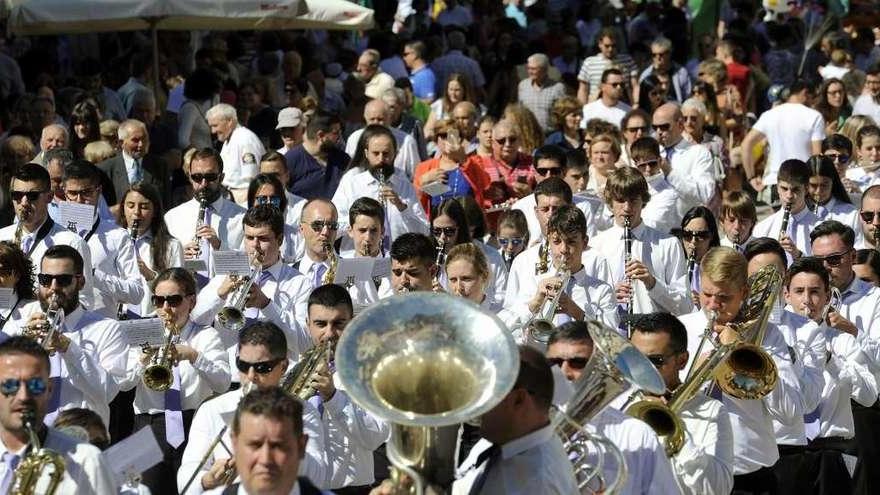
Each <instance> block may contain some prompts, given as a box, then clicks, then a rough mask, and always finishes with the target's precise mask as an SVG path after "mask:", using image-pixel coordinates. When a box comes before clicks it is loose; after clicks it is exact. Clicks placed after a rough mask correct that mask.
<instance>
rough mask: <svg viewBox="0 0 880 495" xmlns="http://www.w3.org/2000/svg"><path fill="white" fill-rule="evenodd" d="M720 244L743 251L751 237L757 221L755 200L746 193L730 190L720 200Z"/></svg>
mask: <svg viewBox="0 0 880 495" xmlns="http://www.w3.org/2000/svg"><path fill="white" fill-rule="evenodd" d="M719 219H720V220H721V230H722V233H723V234H724V235H723V236H722V237H721V245H722V246H727V247H731V248H733V249H736V250H737V251H738V252H740V253H741V252H743V250H744V249H745V247H746V244H748V242H749V241H750V240H751V239H752V230H753V229H754V227H755V224H756V223H758V212H757V210H756V209H755V202H754V201H752V197H751V196H749V195H748V193H746V192H743V191H732V192H730V193H728V194H725V195H724V199H722V200H721V216H720V217H719Z"/></svg>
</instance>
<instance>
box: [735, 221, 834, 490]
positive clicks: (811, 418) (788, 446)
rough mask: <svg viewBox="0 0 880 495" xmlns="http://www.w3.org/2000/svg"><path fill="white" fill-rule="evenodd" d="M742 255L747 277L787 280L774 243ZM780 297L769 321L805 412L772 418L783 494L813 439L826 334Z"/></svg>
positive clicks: (763, 240) (763, 241)
mask: <svg viewBox="0 0 880 495" xmlns="http://www.w3.org/2000/svg"><path fill="white" fill-rule="evenodd" d="M743 254H744V256H745V257H746V261H747V263H748V274H749V276H750V277H751V276H754V275H755V274H756V273H757V272H758V271H759V270H760V269H762V268H764V267H765V266H767V265H772V266H774V267H776V270H777V271H778V272H779V273H780V275H781V276H782V277H783V278H785V277H786V272H787V268H786V259H787V256H786V252H785V250H784V249H783V248H782V245H781V244H780V243H779V242H778V241H776V240H775V239H770V238H768V237H759V238H757V239H754V240H753V241H751V242H749V243H748V244H747V245H746V250H745V253H743ZM799 259H802V258H799ZM783 294H784V291H783ZM783 294H780V295H779V297H777V299H776V300H775V301H774V304H773V308H772V310H771V312H770V314H769V317H768V321H769V322H770V323H771V324H773V325H775V326H776V327H777V328H778V329H779V331H780V333H782V337H783V338H784V339H785V343H786V345H787V346H788V353H789V360H790V361H791V367H792V369H793V370H794V372H795V374H796V375H797V377H798V382H799V383H800V392H801V400H802V406H803V410H804V416H803V417H799V418H792V420H791V421H782V420H780V419H779V418H773V431H774V432H775V434H776V444H777V446H778V448H779V460H777V461H776V464H775V465H774V466H773V473H774V475H775V476H776V483H777V487H778V489H779V491H782V492H785V491H787V490H788V489H789V488H790V487H791V486H792V485H793V484H795V483H796V482H797V481H799V474H798V472H797V469H798V466H799V465H800V463H801V458H802V456H803V452H804V446H805V445H806V444H807V443H808V442H809V441H810V440H811V439H812V437H813V436H815V433H814V431H813V428H812V425H814V424H815V419H816V418H815V414H816V413H815V411H816V410H817V408H818V407H819V401H820V400H821V399H822V389H823V388H824V387H825V378H824V373H823V368H824V367H825V358H826V346H827V344H828V343H827V341H826V340H825V332H824V331H823V330H822V329H821V328H820V327H819V326H818V325H817V324H816V322H814V321H811V320H810V319H809V318H807V317H805V316H802V315H800V314H798V313H795V312H792V311H788V310H786V309H785V308H784V306H785V301H783V297H782V296H783ZM791 493H794V492H791Z"/></svg>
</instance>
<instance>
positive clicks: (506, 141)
mask: <svg viewBox="0 0 880 495" xmlns="http://www.w3.org/2000/svg"><path fill="white" fill-rule="evenodd" d="M517 139H519V138H518V137H516V136H508V137H505V138H499V139H496V140H495V142H496V143H498V144H514V143H516V140H517Z"/></svg>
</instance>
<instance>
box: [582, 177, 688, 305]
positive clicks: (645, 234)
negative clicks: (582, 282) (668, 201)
mask: <svg viewBox="0 0 880 495" xmlns="http://www.w3.org/2000/svg"><path fill="white" fill-rule="evenodd" d="M649 199H650V196H649V194H648V183H647V182H646V181H645V178H644V177H643V176H642V174H641V173H640V172H639V171H638V170H636V169H634V168H631V167H623V168H619V169H616V170H614V171H613V172H612V173H611V174H609V175H608V181H607V182H606V184H605V204H606V205H608V207H609V208H610V209H611V211H612V214H613V215H614V225H613V226H612V227H611V228H609V229H607V230H604V231H602V232H599V234H597V235H596V238H595V239H594V240H593V243H592V245H593V246H595V248H596V251H598V252H599V253H600V254H602V255H604V256H605V258H606V259H607V260H608V263H609V265H610V267H611V276H610V278H611V282H613V287H614V291H615V297H616V300H617V302H618V303H619V304H633V305H634V307H635V310H634V312H635V313H649V312H652V311H657V310H659V309H665V310H666V311H667V312H669V313H672V314H685V313H688V312H690V311H691V310H692V309H693V303H691V300H690V297H688V289H687V282H686V280H687V273H686V271H685V260H684V256H683V254H682V251H681V248H680V247H679V245H678V241H677V240H676V239H675V238H674V237H672V236H669V235H668V234H665V233H662V232H657V231H656V230H654V229H652V228H650V227H648V226H647V225H645V224H644V223H643V222H642V216H641V215H642V208H643V207H644V205H645V203H647V202H648V200H649ZM626 218H629V225H630V228H631V236H632V239H633V241H632V253H626V249H625V246H624V240H623V237H624V225H625V223H626ZM628 255H631V259H630V261H629V262H628V263H625V260H626V258H627V256H628ZM634 281H638V282H640V283H639V284H635V285H634V284H633V283H632V282H634ZM643 289H644V291H643ZM640 294H642V296H646V297H642V296H640Z"/></svg>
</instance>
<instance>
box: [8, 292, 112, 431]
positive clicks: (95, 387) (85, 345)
mask: <svg viewBox="0 0 880 495" xmlns="http://www.w3.org/2000/svg"><path fill="white" fill-rule="evenodd" d="M35 313H43V309H42V308H41V307H40V303H39V301H34V302H32V303H29V304H28V305H27V306H25V307H24V308H22V314H23V317H24V318H23V321H22V325H23V324H25V323H27V321H28V319H29V318H30V316H31V315H33V314H35ZM63 328H64V336H65V337H67V338H69V339H70V346H69V347H68V348H67V352H58V354H59V355H60V356H61V370H60V374H57V376H60V377H61V398H60V401H59V403H58V404H59V405H58V410H59V411H62V410H64V409H71V408H74V407H85V408H88V409H91V410H93V411H95V412H96V413H98V415H99V416H101V419H103V420H104V424H107V422H108V421H109V419H110V407H109V404H110V401H112V400H113V398H114V397H116V393H117V392H118V391H119V385H118V384H119V381H120V380H121V379H122V378H123V376H125V364H126V352H127V351H128V348H127V346H126V343H125V340H124V339H123V337H122V332H121V331H120V328H119V323H118V322H117V321H116V320H112V319H109V318H106V317H104V316H102V315H100V314H99V313H96V312H93V311H85V310H84V309H83V308H81V307H78V308H77V309H76V310H74V311H72V312H70V313H69V314H67V315H66V316H65V318H64V325H63ZM21 329H22V326H19V327H17V328H10V329H9V332H8V333H9V335H20V334H21ZM53 371H54V370H53ZM52 374H53V375H55V374H56V373H54V372H53V373H52Z"/></svg>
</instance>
